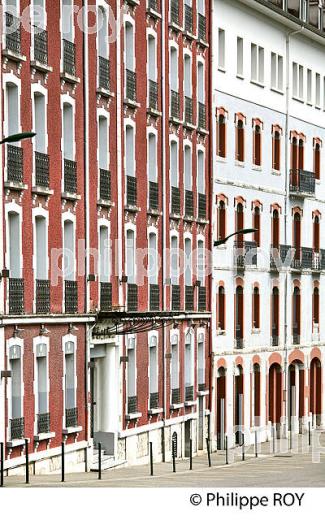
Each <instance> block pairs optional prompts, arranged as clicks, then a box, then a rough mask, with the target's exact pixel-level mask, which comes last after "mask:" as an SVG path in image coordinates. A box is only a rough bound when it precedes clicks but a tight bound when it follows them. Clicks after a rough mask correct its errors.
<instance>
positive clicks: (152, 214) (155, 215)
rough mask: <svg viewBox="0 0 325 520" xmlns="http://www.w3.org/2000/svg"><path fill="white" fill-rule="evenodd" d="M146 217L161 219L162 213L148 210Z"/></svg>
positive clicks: (156, 210)
mask: <svg viewBox="0 0 325 520" xmlns="http://www.w3.org/2000/svg"><path fill="white" fill-rule="evenodd" d="M147 215H150V216H151V217H161V216H162V211H160V210H159V209H151V208H148V210H147Z"/></svg>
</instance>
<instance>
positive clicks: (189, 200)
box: [185, 190, 194, 218]
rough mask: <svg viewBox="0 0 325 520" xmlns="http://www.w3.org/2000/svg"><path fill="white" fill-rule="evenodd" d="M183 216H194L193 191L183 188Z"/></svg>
mask: <svg viewBox="0 0 325 520" xmlns="http://www.w3.org/2000/svg"><path fill="white" fill-rule="evenodd" d="M185 216H186V217H190V218H193V217H194V197H193V191H190V190H185Z"/></svg>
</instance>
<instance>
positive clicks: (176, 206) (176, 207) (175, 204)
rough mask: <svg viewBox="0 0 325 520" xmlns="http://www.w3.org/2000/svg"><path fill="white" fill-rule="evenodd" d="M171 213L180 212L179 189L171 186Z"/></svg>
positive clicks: (178, 213)
mask: <svg viewBox="0 0 325 520" xmlns="http://www.w3.org/2000/svg"><path fill="white" fill-rule="evenodd" d="M171 213H172V214H173V215H180V213H181V193H180V189H179V188H176V187H175V186H172V200H171Z"/></svg>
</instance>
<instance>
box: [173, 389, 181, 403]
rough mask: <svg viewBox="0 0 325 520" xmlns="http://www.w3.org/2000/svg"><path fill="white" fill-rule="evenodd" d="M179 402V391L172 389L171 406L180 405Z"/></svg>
mask: <svg viewBox="0 0 325 520" xmlns="http://www.w3.org/2000/svg"><path fill="white" fill-rule="evenodd" d="M180 402H181V389H180V388H172V404H180Z"/></svg>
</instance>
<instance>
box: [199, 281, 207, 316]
mask: <svg viewBox="0 0 325 520" xmlns="http://www.w3.org/2000/svg"><path fill="white" fill-rule="evenodd" d="M206 308H207V292H206V287H199V302H198V310H199V312H205V311H206Z"/></svg>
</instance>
